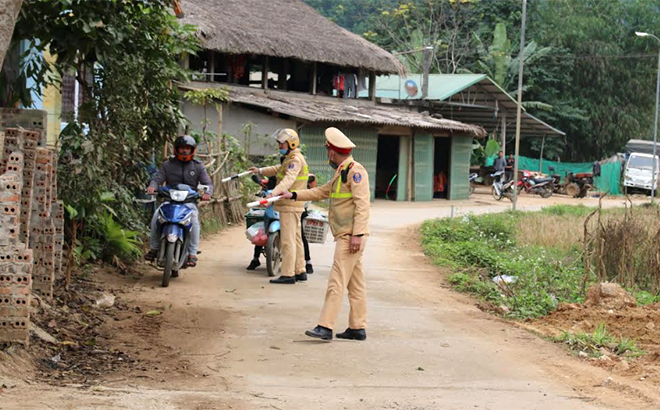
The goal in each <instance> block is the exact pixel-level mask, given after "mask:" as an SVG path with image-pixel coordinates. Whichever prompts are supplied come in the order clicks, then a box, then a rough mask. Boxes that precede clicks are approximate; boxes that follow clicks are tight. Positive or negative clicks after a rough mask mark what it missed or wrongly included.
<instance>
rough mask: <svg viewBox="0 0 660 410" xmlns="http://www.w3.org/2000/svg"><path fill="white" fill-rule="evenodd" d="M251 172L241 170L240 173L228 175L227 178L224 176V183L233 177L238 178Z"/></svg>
mask: <svg viewBox="0 0 660 410" xmlns="http://www.w3.org/2000/svg"><path fill="white" fill-rule="evenodd" d="M249 174H251V172H250V171H245V172H241V173H240V174H236V175H232V176H230V177H227V178H222V183H223V184H224V183H225V182H229V181H231V180H232V179H238V178H240V177H244V176H246V175H249Z"/></svg>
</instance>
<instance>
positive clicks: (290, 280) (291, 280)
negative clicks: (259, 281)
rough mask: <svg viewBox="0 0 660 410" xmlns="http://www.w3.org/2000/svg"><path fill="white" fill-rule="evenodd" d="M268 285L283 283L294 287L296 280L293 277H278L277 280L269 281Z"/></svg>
mask: <svg viewBox="0 0 660 410" xmlns="http://www.w3.org/2000/svg"><path fill="white" fill-rule="evenodd" d="M270 283H284V284H287V285H295V283H296V278H295V277H294V276H280V277H279V278H277V279H271V280H270Z"/></svg>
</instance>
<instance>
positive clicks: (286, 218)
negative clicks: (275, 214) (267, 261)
mask: <svg viewBox="0 0 660 410" xmlns="http://www.w3.org/2000/svg"><path fill="white" fill-rule="evenodd" d="M301 217H302V210H301V211H300V212H280V239H281V242H282V276H286V277H293V276H294V275H298V274H300V273H302V272H305V250H304V248H303V241H302V234H301V229H302V226H301V224H300V218H301Z"/></svg>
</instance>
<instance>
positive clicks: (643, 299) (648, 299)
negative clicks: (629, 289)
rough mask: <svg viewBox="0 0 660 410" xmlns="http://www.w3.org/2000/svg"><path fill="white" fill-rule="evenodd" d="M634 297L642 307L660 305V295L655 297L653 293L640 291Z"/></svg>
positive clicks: (634, 293)
mask: <svg viewBox="0 0 660 410" xmlns="http://www.w3.org/2000/svg"><path fill="white" fill-rule="evenodd" d="M633 296H634V297H635V300H636V301H637V304H638V305H640V306H646V305H651V304H653V303H660V295H654V294H653V293H651V292H647V291H644V290H640V291H637V292H633Z"/></svg>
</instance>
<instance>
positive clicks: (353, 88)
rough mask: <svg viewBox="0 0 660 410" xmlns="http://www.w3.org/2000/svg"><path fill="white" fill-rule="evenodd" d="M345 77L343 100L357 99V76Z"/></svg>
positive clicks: (348, 75)
mask: <svg viewBox="0 0 660 410" xmlns="http://www.w3.org/2000/svg"><path fill="white" fill-rule="evenodd" d="M345 77H346V78H345V81H344V84H345V88H344V98H357V76H356V75H355V74H346V76H345Z"/></svg>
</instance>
